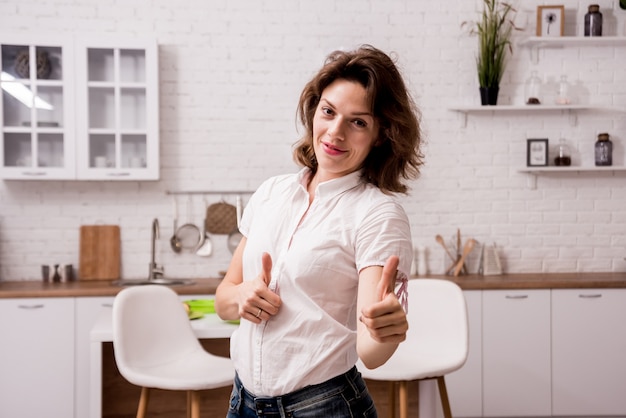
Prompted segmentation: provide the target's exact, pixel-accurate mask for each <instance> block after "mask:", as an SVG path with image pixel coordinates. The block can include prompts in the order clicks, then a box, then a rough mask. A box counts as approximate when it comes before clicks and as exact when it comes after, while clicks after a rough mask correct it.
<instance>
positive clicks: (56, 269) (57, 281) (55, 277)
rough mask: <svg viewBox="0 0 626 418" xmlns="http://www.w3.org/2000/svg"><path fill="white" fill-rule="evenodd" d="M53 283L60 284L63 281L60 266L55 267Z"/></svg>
mask: <svg viewBox="0 0 626 418" xmlns="http://www.w3.org/2000/svg"><path fill="white" fill-rule="evenodd" d="M52 281H53V282H54V283H59V282H60V281H61V275H60V274H59V265H58V264H55V265H54V275H53V276H52Z"/></svg>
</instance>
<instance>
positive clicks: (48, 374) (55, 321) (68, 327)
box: [0, 298, 74, 418]
mask: <svg viewBox="0 0 626 418" xmlns="http://www.w3.org/2000/svg"><path fill="white" fill-rule="evenodd" d="M0 388H1V390H0V416H1V417H24V418H36V417H73V416H74V299H72V298H34V299H0Z"/></svg>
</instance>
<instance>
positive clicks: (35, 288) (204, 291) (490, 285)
mask: <svg viewBox="0 0 626 418" xmlns="http://www.w3.org/2000/svg"><path fill="white" fill-rule="evenodd" d="M428 277H429V278H436V279H448V280H452V281H453V282H455V283H457V284H458V285H459V286H461V288H462V289H464V290H496V289H500V290H507V289H509V290H513V289H590V288H626V273H518V274H503V275H499V276H478V275H469V276H459V277H452V276H443V275H429V276H428ZM416 278H417V279H419V277H416ZM221 280H222V279H220V278H209V279H194V283H193V284H189V285H184V286H172V288H173V289H174V290H176V292H177V293H179V294H181V295H192V294H197V295H211V294H215V290H216V289H217V286H218V285H219V283H220V282H221ZM121 289H123V288H122V287H120V286H117V285H115V284H113V283H112V282H111V281H108V280H102V281H82V282H81V281H76V282H70V283H43V282H40V281H19V282H15V281H14V282H11V281H0V298H38V297H78V296H115V295H116V294H117V293H118V292H119V291H120V290H121Z"/></svg>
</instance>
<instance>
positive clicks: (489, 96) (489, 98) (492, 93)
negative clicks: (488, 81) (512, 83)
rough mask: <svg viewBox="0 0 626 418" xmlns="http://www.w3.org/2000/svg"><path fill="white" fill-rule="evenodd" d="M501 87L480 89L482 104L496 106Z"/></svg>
mask: <svg viewBox="0 0 626 418" xmlns="http://www.w3.org/2000/svg"><path fill="white" fill-rule="evenodd" d="M499 91H500V87H498V86H495V87H480V104H482V105H483V106H486V105H490V106H495V105H496V104H498V92H499Z"/></svg>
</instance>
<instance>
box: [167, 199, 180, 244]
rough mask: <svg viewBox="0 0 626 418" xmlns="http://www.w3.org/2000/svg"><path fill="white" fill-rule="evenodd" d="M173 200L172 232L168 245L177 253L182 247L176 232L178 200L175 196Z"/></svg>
mask: <svg viewBox="0 0 626 418" xmlns="http://www.w3.org/2000/svg"><path fill="white" fill-rule="evenodd" d="M173 200H174V205H173V206H174V230H173V231H174V232H172V237H171V238H170V247H172V251H174V252H175V253H179V252H180V251H181V250H182V249H183V247H182V246H181V245H180V239H178V236H177V235H176V233H177V232H178V201H177V200H176V196H174V198H173Z"/></svg>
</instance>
